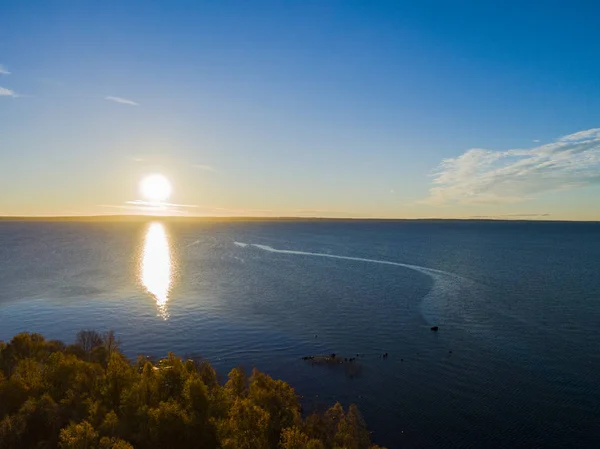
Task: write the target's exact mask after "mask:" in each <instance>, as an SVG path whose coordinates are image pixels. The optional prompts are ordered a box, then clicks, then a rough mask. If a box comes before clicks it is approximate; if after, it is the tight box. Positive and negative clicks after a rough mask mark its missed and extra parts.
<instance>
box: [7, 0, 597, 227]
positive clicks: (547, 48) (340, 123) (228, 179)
mask: <svg viewBox="0 0 600 449" xmlns="http://www.w3.org/2000/svg"><path fill="white" fill-rule="evenodd" d="M498 5H499V4H498V3H497V2H480V1H473V2H466V1H463V2H457V1H455V2H449V1H438V2H433V1H430V2H427V1H425V2H402V1H400V0H396V1H294V2H292V1H290V2H281V1H280V2H262V1H256V2H248V1H220V2H217V1H210V2H209V1H189V2H185V1H178V2H167V1H158V2H147V1H143V2H142V1H140V2H133V1H118V2H98V1H96V2H87V1H27V0H23V1H7V0H4V1H3V2H2V3H1V5H0V66H1V67H2V69H1V70H0V191H1V192H2V193H1V194H0V215H73V214H114V213H132V212H133V213H134V212H138V211H139V204H137V203H135V202H136V201H137V200H140V199H143V198H140V194H139V192H138V183H139V181H140V179H141V178H142V177H143V176H144V175H146V174H148V173H157V172H158V173H162V174H164V175H165V176H167V177H168V178H169V179H170V181H171V183H172V185H173V195H172V197H171V199H170V201H171V202H172V204H173V206H171V209H170V210H172V211H173V212H174V213H185V214H191V215H260V216H265V215H275V216H279V215H286V216H289V215H307V216H340V217H346V216H355V217H399V218H415V217H461V218H464V217H501V218H503V217H530V218H551V219H595V220H598V219H600V201H599V198H600V132H598V131H594V130H597V128H600V46H599V45H598V43H599V42H600V27H598V20H599V19H600V3H598V2H594V1H589V2H583V1H580V2H576V1H575V2H574V1H571V2H566V1H563V2H551V1H543V2H541V1H540V2H534V1H530V2H512V1H507V2H502V3H501V5H502V6H501V7H499V6H498ZM575 133H579V134H577V135H576V136H575V137H566V136H571V135H573V134H575ZM132 202H134V203H133V204H132Z"/></svg>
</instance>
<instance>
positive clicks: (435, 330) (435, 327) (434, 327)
mask: <svg viewBox="0 0 600 449" xmlns="http://www.w3.org/2000/svg"><path fill="white" fill-rule="evenodd" d="M438 329H439V327H437V326H431V330H432V331H434V332H437V331H438Z"/></svg>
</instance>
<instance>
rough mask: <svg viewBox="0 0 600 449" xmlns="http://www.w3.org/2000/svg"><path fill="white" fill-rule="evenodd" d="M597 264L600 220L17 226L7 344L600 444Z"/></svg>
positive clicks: (445, 424) (430, 421) (0, 286)
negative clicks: (252, 377)
mask: <svg viewBox="0 0 600 449" xmlns="http://www.w3.org/2000/svg"><path fill="white" fill-rule="evenodd" d="M599 269H600V224H599V223H540V222H421V221H415V222H363V221H356V222H345V221H322V222H321V221H319V222H193V223H192V222H171V221H169V222H164V223H162V222H130V223H111V222H96V223H92V222H14V221H4V222H0V339H4V340H8V339H10V338H11V337H12V336H13V335H14V334H16V333H18V332H20V331H31V332H34V331H35V332H40V333H42V334H44V335H45V336H46V337H47V338H58V339H63V340H65V341H68V342H71V341H73V340H74V337H75V334H76V332H77V331H78V330H80V329H82V328H91V329H96V330H99V331H104V330H108V329H111V328H112V329H114V330H115V331H116V332H117V334H118V336H119V337H120V338H121V341H122V349H123V350H124V352H125V353H126V354H127V355H129V356H131V357H135V356H136V355H137V354H140V353H143V354H148V355H154V356H164V355H165V354H166V353H167V352H168V351H173V352H176V353H178V354H179V355H197V356H203V357H205V358H207V359H208V360H209V361H210V362H211V363H212V364H213V365H214V366H215V367H216V368H217V370H218V371H219V373H220V374H221V375H223V376H225V375H226V374H227V372H228V370H229V369H231V368H233V367H234V366H237V365H240V364H241V365H244V366H246V367H248V368H251V367H252V366H256V367H258V368H259V369H260V370H262V371H265V372H267V373H269V374H271V375H272V376H273V377H276V378H281V379H284V380H286V381H288V382H290V383H291V384H292V385H293V386H294V387H295V388H296V391H297V393H298V394H301V395H302V396H303V399H302V400H303V403H304V404H305V408H307V409H310V408H313V407H317V408H322V407H324V406H325V405H330V404H331V403H332V402H334V401H336V400H339V401H340V402H342V403H343V404H344V405H347V404H349V403H353V402H354V403H356V404H358V405H359V407H360V409H361V411H362V412H363V414H364V416H365V418H366V420H367V423H368V425H369V428H370V429H371V430H373V431H374V440H375V441H376V442H377V443H380V444H384V445H388V446H389V447H390V448H394V447H400V446H402V447H425V448H429V447H474V448H475V447H477V448H481V447H524V448H532V447H544V448H546V447H557V448H558V447H579V448H582V447H600V374H599V373H600V336H599V335H598V333H599V328H600V275H599ZM432 325H438V326H439V332H437V333H436V332H432V331H431V330H430V327H431V326H432ZM384 352H388V353H389V357H388V358H386V359H384V358H381V357H380V356H381V354H383V353H384ZM329 353H336V354H339V355H341V356H342V357H344V356H347V357H350V356H355V355H356V354H357V353H359V354H361V356H360V357H358V359H357V361H356V362H355V363H354V365H352V366H350V365H346V367H344V366H340V367H335V368H333V367H324V366H311V365H310V364H309V363H307V362H305V361H303V360H301V357H302V356H304V355H312V354H329Z"/></svg>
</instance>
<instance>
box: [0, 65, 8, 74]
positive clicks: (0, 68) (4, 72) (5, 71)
mask: <svg viewBox="0 0 600 449" xmlns="http://www.w3.org/2000/svg"><path fill="white" fill-rule="evenodd" d="M0 75H10V72H9V71H8V70H6V68H5V67H4V66H3V65H1V64H0Z"/></svg>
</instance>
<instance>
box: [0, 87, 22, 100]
mask: <svg viewBox="0 0 600 449" xmlns="http://www.w3.org/2000/svg"><path fill="white" fill-rule="evenodd" d="M18 96H19V94H17V93H16V92H15V91H14V90H10V89H6V88H4V87H0V97H13V98H17V97H18Z"/></svg>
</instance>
